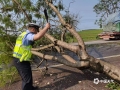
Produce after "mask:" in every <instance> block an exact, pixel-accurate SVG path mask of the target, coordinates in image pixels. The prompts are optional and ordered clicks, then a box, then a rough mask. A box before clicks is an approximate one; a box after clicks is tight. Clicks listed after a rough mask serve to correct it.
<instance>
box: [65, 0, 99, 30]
mask: <svg viewBox="0 0 120 90" xmlns="http://www.w3.org/2000/svg"><path fill="white" fill-rule="evenodd" d="M73 1H74V3H71V4H70V8H69V11H70V13H74V14H78V15H79V17H81V19H80V20H79V22H80V23H79V24H78V26H77V27H78V29H80V30H85V29H98V28H99V26H98V25H95V20H96V19H97V18H98V17H97V15H96V13H95V12H93V7H94V5H96V4H97V3H98V2H99V0H63V3H64V4H65V7H66V8H68V7H69V3H70V2H73Z"/></svg>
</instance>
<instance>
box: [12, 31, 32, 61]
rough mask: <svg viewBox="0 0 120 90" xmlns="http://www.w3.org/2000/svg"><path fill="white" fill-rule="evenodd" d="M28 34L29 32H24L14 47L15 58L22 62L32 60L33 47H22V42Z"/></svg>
mask: <svg viewBox="0 0 120 90" xmlns="http://www.w3.org/2000/svg"><path fill="white" fill-rule="evenodd" d="M26 34H27V32H23V33H22V34H20V35H19V36H18V38H17V40H16V44H15V47H14V52H13V57H16V58H19V59H20V62H22V61H30V58H31V56H32V53H31V48H32V45H29V46H24V45H22V40H23V38H24V36H25V35H26Z"/></svg>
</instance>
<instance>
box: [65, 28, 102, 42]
mask: <svg viewBox="0 0 120 90" xmlns="http://www.w3.org/2000/svg"><path fill="white" fill-rule="evenodd" d="M101 32H102V29H88V30H81V31H78V33H79V35H80V36H81V37H82V39H83V41H84V42H86V41H93V40H97V38H96V37H97V35H98V34H100V33H101ZM66 38H67V40H68V42H69V43H72V42H77V40H76V39H75V38H73V37H72V36H70V35H69V33H68V34H67V36H66Z"/></svg>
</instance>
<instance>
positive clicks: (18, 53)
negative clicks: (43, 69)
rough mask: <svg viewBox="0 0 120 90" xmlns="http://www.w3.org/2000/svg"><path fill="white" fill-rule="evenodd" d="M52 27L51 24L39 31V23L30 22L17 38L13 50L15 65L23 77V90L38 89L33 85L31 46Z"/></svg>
mask: <svg viewBox="0 0 120 90" xmlns="http://www.w3.org/2000/svg"><path fill="white" fill-rule="evenodd" d="M49 28H50V24H49V23H47V24H46V26H45V27H44V28H43V29H42V30H40V31H39V25H37V24H35V23H29V24H28V30H27V31H26V32H23V33H22V34H20V35H19V36H18V38H17V39H16V44H15V47H14V51H13V58H14V65H15V67H16V68H17V70H18V73H19V74H20V76H21V78H22V90H36V88H35V87H33V79H32V71H31V67H30V62H29V61H30V60H31V55H32V54H31V48H32V44H33V42H34V41H35V40H38V39H40V38H42V37H43V36H44V34H45V33H46V32H47V31H48V29H49Z"/></svg>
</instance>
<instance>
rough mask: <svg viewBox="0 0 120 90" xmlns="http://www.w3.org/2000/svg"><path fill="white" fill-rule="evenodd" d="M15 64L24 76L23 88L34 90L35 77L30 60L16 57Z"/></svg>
mask: <svg viewBox="0 0 120 90" xmlns="http://www.w3.org/2000/svg"><path fill="white" fill-rule="evenodd" d="M14 65H15V67H16V68H17V70H18V73H19V74H20V76H21V78H22V90H33V86H32V85H33V79H32V71H31V66H30V62H29V61H23V62H19V59H18V58H14Z"/></svg>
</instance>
